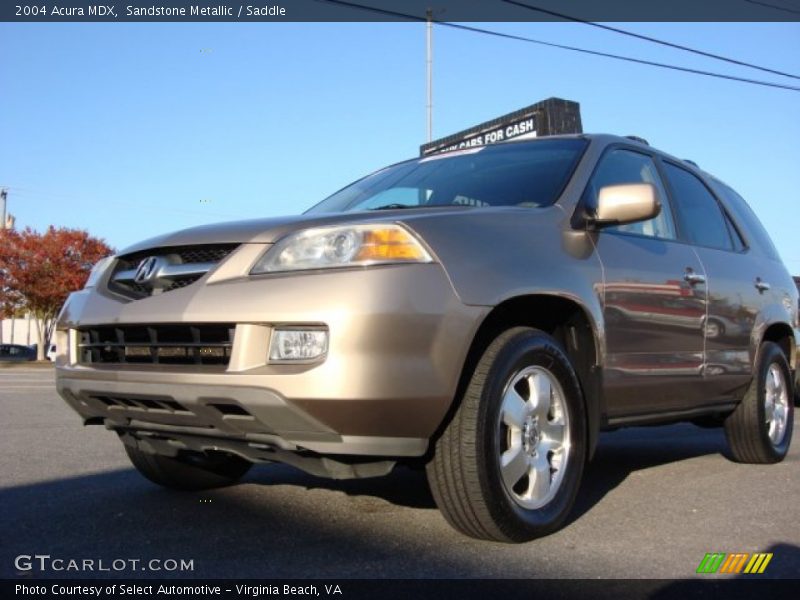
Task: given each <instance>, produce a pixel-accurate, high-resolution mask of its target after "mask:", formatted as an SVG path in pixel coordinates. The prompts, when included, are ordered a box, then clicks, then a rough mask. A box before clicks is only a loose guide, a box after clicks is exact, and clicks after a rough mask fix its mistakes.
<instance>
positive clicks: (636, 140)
mask: <svg viewBox="0 0 800 600" xmlns="http://www.w3.org/2000/svg"><path fill="white" fill-rule="evenodd" d="M625 137H626V138H628V139H629V140H633V141H634V142H639V143H640V144H644V145H645V146H649V145H650V142H648V141H647V140H646V139H644V138H643V137H639V136H638V135H626V136H625Z"/></svg>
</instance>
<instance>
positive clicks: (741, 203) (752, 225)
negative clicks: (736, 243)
mask: <svg viewBox="0 0 800 600" xmlns="http://www.w3.org/2000/svg"><path fill="white" fill-rule="evenodd" d="M716 190H717V192H718V193H719V194H720V195H721V196H722V198H723V199H724V200H725V204H726V205H727V207H728V210H729V211H730V212H731V214H732V215H733V217H734V218H735V219H736V221H737V223H738V224H739V225H740V226H741V227H743V228H744V229H743V232H742V233H744V235H745V237H747V241H748V242H749V244H750V246H751V247H755V249H756V250H758V251H760V252H762V253H764V254H765V255H766V256H768V257H769V258H771V259H773V260H780V257H779V256H778V251H777V250H776V249H775V245H774V244H773V243H772V240H771V239H770V237H769V234H768V233H767V230H766V229H764V226H763V225H762V224H761V221H759V220H758V217H757V216H756V214H755V213H754V212H753V209H751V208H750V206H748V204H747V202H745V200H744V198H742V197H741V196H740V195H739V194H737V193H736V192H735V191H734V190H732V189H731V188H729V187H728V186H727V185H724V184H722V183H719V182H717V184H716Z"/></svg>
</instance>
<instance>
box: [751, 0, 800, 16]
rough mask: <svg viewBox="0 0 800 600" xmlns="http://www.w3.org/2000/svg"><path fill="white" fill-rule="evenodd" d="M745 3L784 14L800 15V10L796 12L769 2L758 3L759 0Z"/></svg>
mask: <svg viewBox="0 0 800 600" xmlns="http://www.w3.org/2000/svg"><path fill="white" fill-rule="evenodd" d="M744 1H745V2H749V3H750V4H758V5H759V6H766V7H767V8H773V9H775V10H782V11H784V12H788V13H792V14H795V15H800V10H795V9H793V8H789V7H787V6H778V5H777V4H769V3H768V2H758V1H757V0H744Z"/></svg>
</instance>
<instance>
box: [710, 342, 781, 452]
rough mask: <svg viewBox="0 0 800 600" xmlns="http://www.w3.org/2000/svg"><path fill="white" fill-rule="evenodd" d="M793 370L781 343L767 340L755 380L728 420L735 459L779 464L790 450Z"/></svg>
mask: <svg viewBox="0 0 800 600" xmlns="http://www.w3.org/2000/svg"><path fill="white" fill-rule="evenodd" d="M792 388H793V386H792V378H791V371H790V370H789V363H788V362H787V360H786V356H785V355H784V353H783V351H782V350H781V348H780V346H778V345H777V344H775V343H773V342H764V343H763V344H762V345H761V348H760V349H759V353H758V359H757V364H756V368H755V373H754V377H753V381H752V382H751V383H750V387H749V388H748V390H747V392H746V393H745V395H744V398H743V399H742V401H741V402H740V403H739V405H738V406H737V407H736V410H734V411H733V413H731V415H730V416H729V417H728V418H727V419H726V420H725V437H726V438H727V440H728V446H729V447H730V450H731V454H732V455H733V458H734V460H736V461H737V462H743V463H776V462H780V461H781V460H783V458H784V457H785V456H786V453H787V452H789V443H790V442H791V440H792V428H793V426H794V406H793V402H792V399H793V395H794V394H793V389H792Z"/></svg>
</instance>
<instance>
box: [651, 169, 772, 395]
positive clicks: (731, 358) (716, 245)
mask: <svg viewBox="0 0 800 600" xmlns="http://www.w3.org/2000/svg"><path fill="white" fill-rule="evenodd" d="M662 164H663V170H664V175H665V178H666V180H667V185H668V187H669V190H670V193H671V198H672V203H673V207H674V209H675V212H676V215H677V219H678V226H679V229H680V232H681V236H682V237H684V238H685V239H686V241H688V242H689V243H691V244H692V245H693V246H694V248H695V252H696V253H697V256H698V258H699V259H700V262H701V263H702V264H703V268H704V269H705V271H706V275H707V277H708V314H707V316H706V319H705V321H704V332H705V355H706V361H705V367H704V370H703V375H704V382H703V386H702V389H703V390H704V394H705V395H706V401H707V402H726V401H729V400H730V399H731V397H732V395H733V394H734V393H735V392H737V391H738V390H739V389H741V387H742V386H743V385H745V384H746V383H747V382H748V381H749V379H750V371H751V367H750V366H751V364H752V361H751V357H750V348H751V343H750V338H751V333H752V331H753V328H754V326H755V321H756V317H757V316H758V314H759V312H760V311H761V309H762V307H763V306H764V304H765V302H766V301H767V300H769V298H770V296H771V291H770V289H769V285H768V282H767V281H766V278H768V273H766V272H765V271H764V267H765V264H764V262H765V261H763V260H760V259H759V258H758V257H755V256H753V254H752V253H750V252H747V248H746V246H745V244H744V242H743V240H742V238H741V236H740V234H739V232H738V231H737V229H736V227H735V226H734V225H733V223H732V222H731V220H730V217H729V216H728V215H727V214H726V212H725V210H724V208H723V207H722V206H721V205H720V203H719V201H718V199H717V198H716V197H715V196H714V194H713V193H712V191H711V190H710V189H709V188H708V186H706V184H705V182H704V181H703V180H702V179H701V178H700V177H698V176H697V175H695V174H694V173H692V172H691V171H690V170H689V169H686V168H685V167H683V166H681V165H679V164H676V163H674V162H671V161H664V162H663V163H662Z"/></svg>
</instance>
